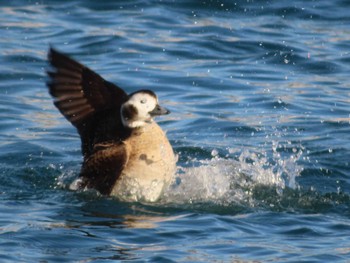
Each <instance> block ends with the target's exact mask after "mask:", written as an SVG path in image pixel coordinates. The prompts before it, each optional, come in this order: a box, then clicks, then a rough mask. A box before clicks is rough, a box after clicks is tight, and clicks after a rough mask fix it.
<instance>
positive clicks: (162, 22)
mask: <svg viewBox="0 0 350 263" xmlns="http://www.w3.org/2000/svg"><path fill="white" fill-rule="evenodd" d="M349 8H350V3H349V1H344V0H335V1H326V0H319V1H262V0H244V1H243V0H242V1H223V0H222V1H220V0H205V1H204V0H201V1H193V0H191V1H184V0H172V1H170V0H164V1H162V0H148V1H111V0H109V1H92V0H88V1H83V0H80V1H79V0H72V1H53V0H52V1H46V0H38V1H31V0H27V1H25V0H21V1H20V0H19V1H0V32H1V38H0V54H1V57H0V61H1V63H0V94H1V96H0V101H1V103H0V214H1V216H0V261H1V262H112V261H134V262H349V261H350V235H349V233H350V166H349V160H350V159H349V157H350V81H349V72H350V16H349ZM50 45H52V46H54V47H55V48H57V49H58V50H60V51H62V52H64V53H67V54H69V55H71V56H73V57H74V58H75V59H77V60H79V61H80V62H82V63H84V64H86V65H88V66H89V67H90V68H92V69H93V70H95V71H96V72H98V73H100V74H101V75H102V76H103V77H104V78H105V79H108V80H109V81H112V82H115V83H117V84H118V85H119V86H121V87H123V88H124V89H125V90H126V91H128V92H132V91H135V90H138V89H145V88H147V89H152V90H154V91H155V92H156V93H157V94H158V96H159V99H160V101H161V102H162V104H163V105H165V106H167V107H168V108H170V110H171V111H172V114H171V115H168V116H165V117H162V118H158V119H157V121H158V122H159V124H160V125H161V126H162V128H163V129H164V130H166V131H167V135H168V138H169V139H170V142H171V144H172V145H173V147H174V150H175V152H176V153H177V154H178V155H179V161H178V172H177V173H176V175H174V183H173V184H172V185H171V186H170V187H169V189H167V190H166V191H165V193H164V195H163V196H162V198H161V199H160V200H159V201H158V202H156V203H143V202H138V203H128V202H121V201H119V200H116V199H114V198H108V197H104V196H100V195H98V194H97V193H96V192H93V191H88V192H81V191H72V190H70V188H69V185H70V184H71V183H72V182H73V181H74V180H75V179H76V178H77V176H78V174H79V169H80V164H81V161H82V158H81V153H80V140H79V136H78V135H77V133H76V131H75V129H74V128H73V127H72V126H71V125H70V123H68V122H67V121H66V120H65V119H64V117H62V116H61V114H60V113H59V112H58V110H57V109H56V108H55V107H54V106H53V104H52V99H51V97H50V96H49V94H48V92H47V89H46V86H45V82H46V80H47V79H46V74H45V70H46V68H47V66H48V63H47V58H46V56H47V50H48V48H49V46H50Z"/></svg>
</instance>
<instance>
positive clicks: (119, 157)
mask: <svg viewBox="0 0 350 263" xmlns="http://www.w3.org/2000/svg"><path fill="white" fill-rule="evenodd" d="M128 160H129V154H128V151H127V147H126V145H125V144H124V143H118V144H114V145H106V148H105V149H100V150H99V151H97V152H95V153H94V154H92V155H91V156H90V157H89V158H87V159H86V160H85V161H84V163H83V166H82V169H81V172H80V176H82V177H83V182H82V185H81V187H83V188H85V187H88V188H94V189H96V190H98V191H99V192H100V193H101V194H105V195H108V194H110V193H111V191H112V189H113V186H114V184H115V182H116V180H117V179H118V178H119V176H120V174H121V171H122V170H123V168H124V167H125V165H126V163H127V162H128Z"/></svg>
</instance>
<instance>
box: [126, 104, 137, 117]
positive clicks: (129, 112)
mask: <svg viewBox="0 0 350 263" xmlns="http://www.w3.org/2000/svg"><path fill="white" fill-rule="evenodd" d="M137 114H138V111H137V109H136V108H135V107H134V106H133V105H128V106H126V107H123V109H122V115H123V117H124V119H125V120H132V119H134V118H135V117H136V116H137Z"/></svg>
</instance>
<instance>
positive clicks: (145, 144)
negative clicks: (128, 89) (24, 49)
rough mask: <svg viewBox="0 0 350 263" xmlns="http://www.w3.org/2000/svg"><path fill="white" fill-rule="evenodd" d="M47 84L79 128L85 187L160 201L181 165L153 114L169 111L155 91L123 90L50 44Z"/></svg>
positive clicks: (59, 104) (82, 185) (83, 185)
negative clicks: (49, 66)
mask: <svg viewBox="0 0 350 263" xmlns="http://www.w3.org/2000/svg"><path fill="white" fill-rule="evenodd" d="M48 59H49V62H50V64H51V66H52V67H51V69H50V70H49V71H48V76H49V81H48V83H47V86H48V88H49V92H50V94H51V95H52V96H53V97H54V104H55V106H56V107H57V108H58V109H59V110H60V112H61V113H62V114H63V115H64V116H65V117H66V118H67V119H68V120H69V121H70V122H71V123H72V124H73V125H74V126H75V127H76V128H77V130H78V133H79V135H80V138H81V145H82V154H83V158H84V161H83V164H82V167H81V171H80V178H79V179H80V183H79V187H80V188H94V189H96V190H98V191H99V192H100V193H101V194H104V195H111V196H117V197H119V198H121V199H123V200H131V201H156V200H157V199H158V198H159V196H160V195H161V194H162V192H163V190H164V188H165V187H167V186H168V185H169V183H170V182H171V179H172V177H173V175H174V173H175V170H176V158H175V155H174V152H173V149H172V147H171V145H170V143H169V141H168V139H167V137H166V135H165V133H164V132H163V131H162V129H161V128H160V127H159V126H158V125H157V123H155V122H154V121H153V117H154V116H158V115H163V114H168V113H169V111H168V110H167V109H165V108H163V107H161V106H160V105H159V104H158V98H157V96H156V94H155V93H154V92H153V91H150V90H139V91H136V92H134V93H131V94H129V95H127V94H126V93H125V91H124V90H123V89H121V88H120V87H118V86H116V85H114V84H112V83H111V82H108V81H106V80H104V79H103V78H102V77H101V76H100V75H98V74H97V73H95V72H94V71H92V70H91V69H89V68H88V67H86V66H84V65H82V64H80V63H79V62H77V61H75V60H73V59H72V58H70V57H68V56H66V55H64V54H62V53H60V52H58V51H56V50H54V49H52V48H51V49H50V50H49V53H48Z"/></svg>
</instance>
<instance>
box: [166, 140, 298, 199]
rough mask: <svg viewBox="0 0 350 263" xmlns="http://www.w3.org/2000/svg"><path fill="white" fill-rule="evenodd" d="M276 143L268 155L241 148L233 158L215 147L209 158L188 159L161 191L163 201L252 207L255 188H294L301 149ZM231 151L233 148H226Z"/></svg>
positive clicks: (278, 192) (277, 191)
mask: <svg viewBox="0 0 350 263" xmlns="http://www.w3.org/2000/svg"><path fill="white" fill-rule="evenodd" d="M279 148H280V144H279V143H278V142H273V144H272V154H271V153H270V156H269V155H268V153H257V152H255V151H249V150H243V151H242V152H240V153H238V154H236V156H237V157H236V158H227V157H220V156H219V155H218V151H217V150H216V149H214V150H212V152H211V153H212V156H213V158H211V159H208V160H197V159H193V160H192V166H191V167H179V172H178V174H177V175H176V180H175V183H174V184H173V185H171V186H170V187H169V188H168V190H167V191H166V193H165V194H164V197H163V200H162V201H164V202H169V203H177V204H179V203H196V202H214V203H215V204H218V205H226V204H228V205H230V204H244V205H247V203H248V205H249V206H254V205H255V201H254V197H253V195H254V193H255V189H256V187H259V186H269V187H271V188H273V189H274V190H275V191H276V194H277V195H283V192H284V190H285V189H286V188H288V189H297V188H298V184H297V182H296V178H297V177H298V176H299V175H300V173H301V172H302V170H303V168H302V167H301V166H300V165H298V163H297V162H298V160H300V158H301V156H302V154H303V150H302V149H299V150H298V149H295V148H293V151H292V153H291V154H289V155H284V156H282V154H281V153H280V152H279V150H278V149H279ZM228 152H229V153H230V154H234V153H235V151H234V149H228Z"/></svg>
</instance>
